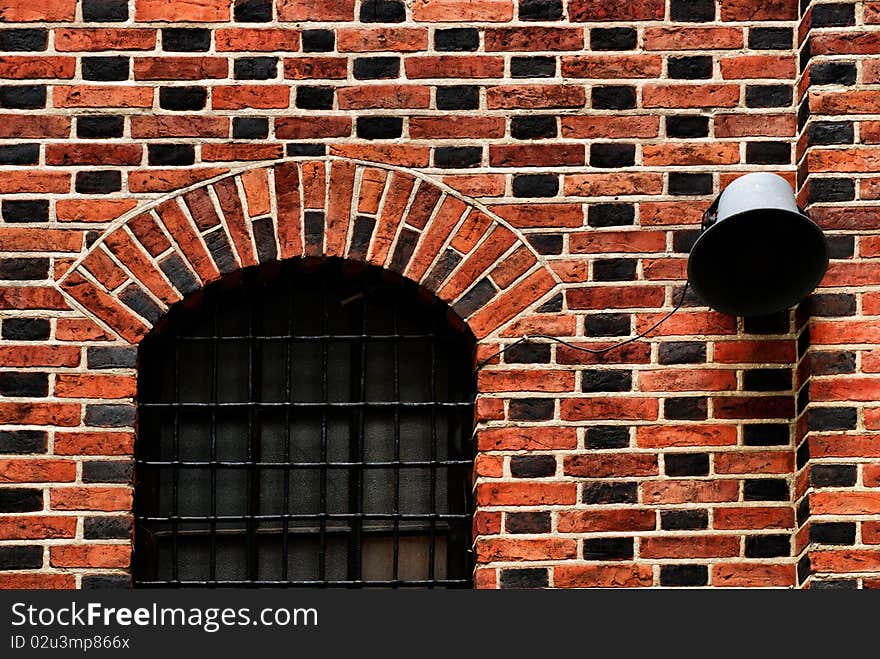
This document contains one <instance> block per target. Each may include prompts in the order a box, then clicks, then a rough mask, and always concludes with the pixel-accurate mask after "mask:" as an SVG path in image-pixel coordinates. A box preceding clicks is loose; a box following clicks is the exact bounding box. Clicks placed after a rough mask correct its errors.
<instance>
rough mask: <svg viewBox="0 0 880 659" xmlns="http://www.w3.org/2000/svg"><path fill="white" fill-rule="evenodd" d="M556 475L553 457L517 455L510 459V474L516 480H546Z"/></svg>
mask: <svg viewBox="0 0 880 659" xmlns="http://www.w3.org/2000/svg"><path fill="white" fill-rule="evenodd" d="M555 473H556V458H555V457H554V456H552V455H515V456H513V457H512V458H510V474H511V475H512V476H514V477H515V478H545V477H547V476H553V475H554V474H555Z"/></svg>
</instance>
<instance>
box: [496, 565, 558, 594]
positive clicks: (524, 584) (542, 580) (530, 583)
mask: <svg viewBox="0 0 880 659" xmlns="http://www.w3.org/2000/svg"><path fill="white" fill-rule="evenodd" d="M549 583H550V581H549V577H548V575H547V570H546V568H522V569H514V570H502V571H501V588H505V589H526V588H547V587H548V585H549Z"/></svg>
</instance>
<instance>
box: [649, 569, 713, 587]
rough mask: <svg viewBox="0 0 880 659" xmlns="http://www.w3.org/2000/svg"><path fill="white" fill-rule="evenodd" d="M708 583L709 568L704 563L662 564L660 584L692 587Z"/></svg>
mask: <svg viewBox="0 0 880 659" xmlns="http://www.w3.org/2000/svg"><path fill="white" fill-rule="evenodd" d="M708 583H709V568H708V567H707V566H705V565H662V566H661V567H660V585H661V586H679V587H690V588H694V587H697V586H705V585H706V584H708Z"/></svg>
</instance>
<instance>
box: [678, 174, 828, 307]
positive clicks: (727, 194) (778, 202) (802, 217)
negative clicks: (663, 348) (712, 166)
mask: <svg viewBox="0 0 880 659" xmlns="http://www.w3.org/2000/svg"><path fill="white" fill-rule="evenodd" d="M827 268H828V248H827V245H826V243H825V236H824V234H823V233H822V229H820V228H819V227H818V226H817V225H816V224H815V223H814V222H813V221H812V220H811V219H810V218H809V217H808V216H807V214H806V213H805V212H804V211H803V210H801V209H800V208H799V207H798V205H797V201H796V200H795V196H794V192H793V191H792V189H791V186H790V185H789V184H788V182H787V181H786V180H785V179H784V178H782V177H781V176H777V175H776V174H767V173H762V172H760V173H753V174H746V175H745V176H742V177H740V178H738V179H736V180H735V181H734V182H733V183H731V184H730V185H728V186H727V188H725V189H724V191H723V192H722V193H721V194H720V195H719V196H718V198H717V199H716V200H715V202H714V203H713V204H712V206H711V207H710V208H709V210H708V211H707V212H706V215H705V216H704V220H703V231H702V233H701V234H700V237H699V238H698V239H697V242H696V243H695V244H694V246H693V248H692V249H691V254H690V258H689V259H688V279H689V280H690V285H691V286H693V288H694V290H695V291H696V293H697V294H698V295H699V296H700V298H701V299H702V300H703V301H704V302H705V303H706V304H708V305H709V306H710V307H712V308H713V309H715V310H717V311H721V312H723V313H729V314H733V315H736V316H760V315H764V314H769V313H773V312H775V311H781V310H783V309H788V308H789V307H791V306H793V305H795V304H797V303H798V302H800V301H801V300H802V299H804V298H805V297H806V296H807V295H809V294H810V292H812V290H813V289H814V288H815V287H816V286H817V285H818V283H819V281H821V279H822V277H823V276H824V274H825V270H826V269H827Z"/></svg>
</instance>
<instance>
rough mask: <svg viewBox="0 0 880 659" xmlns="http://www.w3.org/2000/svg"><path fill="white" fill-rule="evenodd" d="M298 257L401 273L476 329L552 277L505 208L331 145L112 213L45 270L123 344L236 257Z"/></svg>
mask: <svg viewBox="0 0 880 659" xmlns="http://www.w3.org/2000/svg"><path fill="white" fill-rule="evenodd" d="M309 256H331V257H342V258H348V259H352V260H358V261H364V262H367V263H370V264H372V265H376V266H380V267H384V268H387V269H389V270H393V271H395V272H398V273H400V274H401V275H403V276H404V277H406V278H408V279H411V280H413V281H415V282H417V283H418V284H420V285H421V286H423V287H424V288H426V289H428V290H429V291H431V292H432V293H434V294H435V295H437V296H438V297H439V298H440V299H442V300H444V301H445V302H447V303H448V304H449V305H450V306H451V307H452V309H453V310H454V311H455V312H456V313H458V315H459V316H460V317H461V318H462V320H464V321H465V323H466V324H467V325H468V326H469V327H470V329H471V331H472V332H473V333H474V335H475V336H476V337H477V339H478V340H479V339H485V338H486V337H488V336H490V335H491V334H492V333H493V332H494V331H495V330H497V329H499V328H500V327H502V326H504V325H505V324H507V323H508V322H509V321H511V320H513V319H514V318H516V317H517V316H518V315H519V314H520V313H522V312H523V311H525V310H526V309H528V308H529V307H530V306H532V305H533V304H535V303H537V302H539V301H540V300H542V299H543V298H545V297H547V295H548V293H550V292H551V291H552V290H553V289H554V288H555V287H556V286H557V285H558V284H559V283H560V282H559V279H558V278H557V276H556V275H555V274H554V273H553V271H552V269H551V268H550V267H549V266H548V265H547V263H546V261H544V259H543V258H542V257H540V256H539V255H538V254H537V253H536V252H535V251H534V250H533V249H532V248H531V247H530V246H529V245H528V243H527V242H526V241H525V240H524V239H523V237H522V235H521V234H520V233H519V232H518V231H516V230H515V229H514V228H512V227H511V226H509V225H508V224H507V223H506V222H505V221H504V220H502V219H501V218H499V217H498V216H496V215H494V214H493V213H491V212H490V211H488V210H487V209H485V208H482V207H480V206H479V204H478V203H477V202H475V201H473V200H470V199H467V198H465V197H463V196H462V195H460V194H458V193H456V192H454V191H453V190H451V189H450V188H447V187H445V186H442V185H441V184H438V183H437V182H435V181H433V180H431V179H429V178H427V177H426V176H424V175H421V174H417V173H415V172H410V171H405V170H402V169H398V168H392V167H389V166H386V165H379V164H375V163H368V162H361V161H354V160H348V159H342V158H336V157H327V158H321V159H313V160H283V161H278V162H274V163H271V164H268V165H266V164H262V165H259V166H256V167H253V168H250V169H246V170H244V171H241V172H238V173H234V174H230V175H225V176H222V177H219V178H217V179H214V180H212V181H209V182H207V183H201V184H199V185H197V186H194V187H191V188H187V189H184V190H180V191H177V192H175V193H172V194H171V195H169V196H167V197H165V198H163V199H162V200H160V201H158V202H153V203H151V204H150V205H148V206H145V207H142V208H138V209H136V210H135V211H132V212H129V213H127V214H126V215H124V216H121V217H120V218H119V219H117V220H116V221H114V222H113V223H112V224H111V226H110V228H109V229H108V230H107V231H106V232H105V233H104V234H103V235H102V236H101V237H100V238H99V239H98V240H97V241H95V243H94V244H92V245H91V246H90V248H89V249H88V251H87V252H86V253H85V254H83V255H82V256H81V257H80V258H79V259H77V261H76V262H75V263H74V264H73V265H72V266H71V267H70V269H69V270H68V271H67V272H66V273H65V274H64V275H63V276H62V277H61V278H60V279H59V280H58V282H57V285H58V286H59V288H60V290H61V291H62V293H63V294H65V295H66V296H68V297H69V298H70V299H71V301H72V302H73V303H74V304H75V305H76V306H78V307H80V308H81V309H82V310H83V311H85V312H86V313H87V314H88V315H90V316H92V317H94V318H95V319H96V320H98V321H99V322H100V323H101V324H103V325H105V326H106V327H107V328H109V329H111V330H112V331H113V332H114V333H115V334H116V335H118V336H119V337H121V338H122V339H123V340H125V341H127V342H129V343H132V344H136V343H139V342H140V340H141V339H142V338H144V336H146V334H147V333H148V332H149V331H150V330H151V329H152V327H153V326H154V325H155V323H156V322H157V321H158V320H159V319H160V318H161V317H162V316H163V315H164V313H165V312H166V311H167V309H168V308H169V307H170V306H171V305H173V304H174V303H175V302H178V301H179V300H181V299H183V297H184V296H186V295H187V294H189V293H191V292H194V291H196V290H198V289H199V288H201V287H202V286H204V285H205V284H207V283H209V282H211V281H214V280H216V279H219V278H220V277H221V276H223V275H224V274H228V273H230V272H233V271H235V270H237V269H239V268H243V267H248V266H253V265H257V264H259V263H264V262H269V261H274V260H277V259H290V258H301V257H309Z"/></svg>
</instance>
